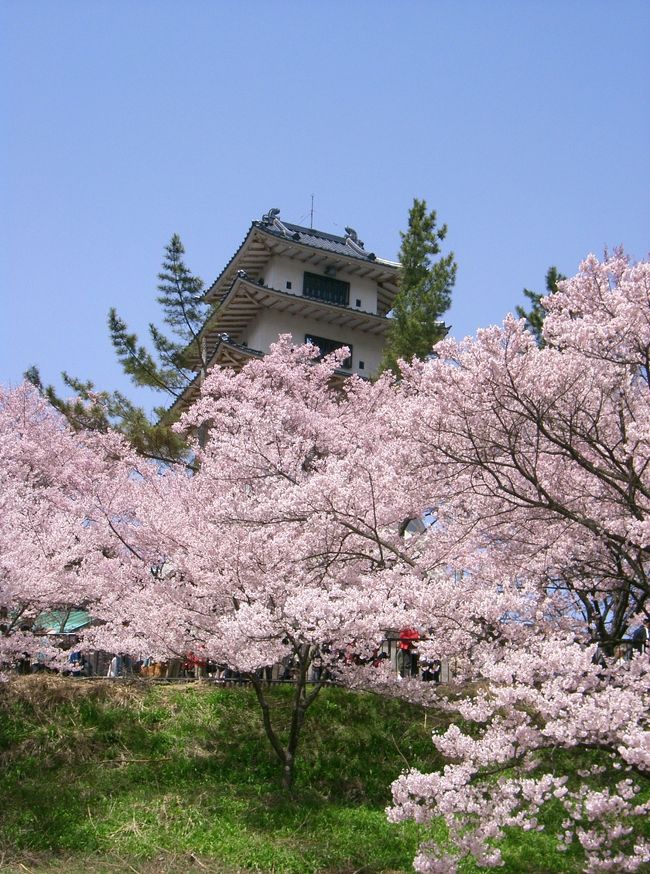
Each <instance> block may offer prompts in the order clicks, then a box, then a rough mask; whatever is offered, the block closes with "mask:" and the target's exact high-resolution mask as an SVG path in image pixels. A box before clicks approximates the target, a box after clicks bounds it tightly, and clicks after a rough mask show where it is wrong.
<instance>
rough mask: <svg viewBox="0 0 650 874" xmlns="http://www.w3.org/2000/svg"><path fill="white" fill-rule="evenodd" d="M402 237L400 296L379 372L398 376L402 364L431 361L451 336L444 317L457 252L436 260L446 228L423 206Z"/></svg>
mask: <svg viewBox="0 0 650 874" xmlns="http://www.w3.org/2000/svg"><path fill="white" fill-rule="evenodd" d="M400 236H401V238H402V247H401V249H400V255H399V258H400V263H401V270H400V280H399V283H400V290H399V292H398V294H397V296H396V298H395V303H394V305H393V318H392V320H391V324H390V327H389V330H388V337H387V342H386V348H385V349H384V357H383V359H382V364H381V370H392V371H393V372H394V373H396V374H399V367H398V364H397V362H398V360H399V359H400V358H403V359H404V360H407V361H410V360H411V358H413V357H414V356H415V357H416V358H421V359H425V358H427V356H428V355H430V354H431V349H432V347H433V345H434V344H435V343H437V342H438V340H441V339H442V338H443V337H444V336H445V334H446V333H447V327H446V325H445V324H444V322H442V320H441V317H442V315H443V313H445V312H446V311H447V310H448V309H449V306H450V304H451V290H452V288H453V286H454V282H455V281H456V262H455V261H454V255H453V252H450V253H449V254H448V255H445V256H443V257H440V258H438V259H437V260H435V256H436V255H439V254H440V251H441V249H440V243H442V241H443V240H444V239H445V237H446V236H447V226H446V225H442V226H441V227H437V217H436V212H435V210H432V211H431V212H430V213H427V204H426V201H425V200H418V199H417V198H416V199H415V200H414V201H413V206H412V207H411V209H410V211H409V222H408V230H407V231H406V232H400Z"/></svg>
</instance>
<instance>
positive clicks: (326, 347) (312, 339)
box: [305, 334, 352, 370]
mask: <svg viewBox="0 0 650 874" xmlns="http://www.w3.org/2000/svg"><path fill="white" fill-rule="evenodd" d="M305 343H311V345H312V346H318V348H319V350H320V355H319V356H318V358H319V360H320V359H321V358H324V357H325V356H326V355H329V354H330V352H334V350H335V349H340V348H341V346H347V347H348V349H349V350H350V354H349V355H348V357H347V358H346V359H345V360H344V361H343V363H342V364H341V367H342V368H343V369H344V370H351V369H352V346H351V345H350V344H349V343H341V342H339V341H338V340H328V339H327V337H316V336H315V335H314V334H305Z"/></svg>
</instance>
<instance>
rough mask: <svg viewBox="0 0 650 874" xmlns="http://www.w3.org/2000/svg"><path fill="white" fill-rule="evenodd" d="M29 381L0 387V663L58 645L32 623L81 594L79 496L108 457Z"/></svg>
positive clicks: (78, 601) (86, 534)
mask: <svg viewBox="0 0 650 874" xmlns="http://www.w3.org/2000/svg"><path fill="white" fill-rule="evenodd" d="M112 439H113V438H111V437H107V438H105V440H104V441H103V444H102V448H101V451H100V450H99V447H98V446H97V445H96V444H94V443H93V438H92V436H89V435H82V434H80V435H75V434H74V433H73V432H72V430H71V429H70V427H69V426H68V425H67V422H66V421H65V419H64V418H63V416H61V415H60V414H59V413H58V412H57V411H56V410H54V409H53V408H52V407H51V406H50V405H49V404H48V403H47V402H46V401H45V400H44V399H43V398H42V397H41V396H40V395H39V394H38V392H37V391H36V390H35V389H34V388H33V387H32V386H30V385H28V384H24V385H22V386H20V387H18V388H17V389H15V390H13V391H5V390H4V389H0V666H2V667H8V666H11V665H14V664H16V662H17V661H20V660H21V659H23V658H33V657H34V656H35V655H36V654H38V655H39V658H40V659H41V660H42V661H44V662H50V661H51V660H52V659H54V660H56V659H57V657H59V656H60V650H59V649H57V648H56V647H55V646H52V645H51V642H50V641H49V640H48V638H47V637H45V636H44V635H43V634H42V633H41V632H40V630H39V624H38V620H39V617H41V616H42V614H43V613H44V612H49V611H53V610H58V611H64V612H65V611H66V610H68V609H70V608H74V607H79V606H82V605H83V604H85V603H87V602H88V599H89V589H88V586H87V582H86V581H85V580H84V577H83V574H81V573H80V568H81V566H82V564H83V561H84V559H85V555H86V554H87V551H88V550H89V549H91V548H92V547H91V545H90V540H91V534H92V533H91V532H90V531H89V530H88V528H87V527H85V525H84V522H85V509H84V508H85V504H86V501H87V498H88V495H89V493H90V492H91V491H92V486H93V482H96V481H100V480H101V479H102V478H103V477H104V476H105V474H106V470H107V467H108V466H110V465H111V463H112V462H111V461H110V458H107V457H106V455H105V453H106V450H107V449H108V448H109V446H110V444H111V442H112Z"/></svg>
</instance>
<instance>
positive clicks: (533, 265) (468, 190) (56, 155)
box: [0, 0, 650, 399]
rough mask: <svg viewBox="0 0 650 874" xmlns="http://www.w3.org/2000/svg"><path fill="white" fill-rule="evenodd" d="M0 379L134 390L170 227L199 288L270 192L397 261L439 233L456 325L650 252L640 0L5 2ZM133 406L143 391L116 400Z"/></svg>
mask: <svg viewBox="0 0 650 874" xmlns="http://www.w3.org/2000/svg"><path fill="white" fill-rule="evenodd" d="M0 41H1V42H2V44H3V45H2V52H1V53H0V55H1V57H2V61H1V62H0V63H1V64H2V69H0V81H1V82H2V84H1V85H0V89H1V91H0V113H1V116H0V124H1V131H2V134H1V144H0V148H1V154H0V167H1V171H0V172H1V187H0V197H1V202H0V207H1V208H0V214H1V216H2V228H1V240H2V243H1V249H0V259H1V265H0V266H1V272H0V294H1V296H2V304H1V307H0V324H1V336H0V382H1V383H4V384H15V383H16V382H18V381H20V378H21V374H22V372H23V371H24V370H25V368H26V367H27V366H29V365H30V364H33V363H35V364H38V365H39V367H40V369H41V372H42V375H43V377H44V379H45V380H46V381H54V382H55V383H56V381H57V378H58V374H59V371H61V370H63V369H66V370H68V371H69V372H71V373H72V374H75V375H79V376H83V377H90V378H93V379H94V380H95V382H96V383H97V385H98V386H99V387H100V388H118V387H119V388H122V389H124V388H125V387H126V386H128V382H127V381H126V379H125V377H123V376H122V374H121V371H120V368H119V365H118V364H117V362H116V361H115V360H114V357H113V352H112V348H111V346H110V343H109V341H108V336H107V331H106V326H105V322H106V314H107V311H108V309H109V307H110V306H116V307H117V309H118V312H119V313H120V315H122V316H123V317H124V318H125V319H126V321H127V322H128V323H129V325H130V326H131V327H132V328H133V329H134V330H137V331H138V332H144V331H146V325H147V323H148V322H149V321H151V320H156V319H157V318H158V308H157V304H156V303H155V294H156V290H155V286H156V274H157V272H158V269H159V266H160V262H161V258H162V252H163V246H164V245H165V244H166V243H167V242H168V240H169V238H170V237H171V235H172V234H173V233H175V232H177V233H179V234H180V236H181V238H182V239H183V242H184V244H185V248H186V250H187V253H186V261H187V264H188V266H189V267H190V268H191V269H192V270H193V271H194V272H195V273H197V274H198V275H200V276H202V277H203V278H204V279H205V280H206V281H208V282H210V281H211V280H212V279H214V277H215V276H216V275H217V274H218V273H219V272H220V271H221V268H222V267H223V266H224V265H225V263H226V261H227V260H228V259H229V258H230V256H231V255H232V254H233V252H234V251H235V249H236V248H237V247H238V246H239V244H240V242H241V241H242V240H243V238H244V236H245V234H246V232H247V230H248V228H249V225H250V222H251V221H252V220H253V219H257V218H260V217H261V216H262V213H263V212H266V211H267V210H268V209H269V208H271V207H275V206H277V207H280V208H281V210H282V212H281V217H282V218H284V219H285V220H287V221H290V222H296V223H305V224H309V211H310V202H311V195H312V194H313V195H314V204H315V207H314V226H315V227H318V228H320V229H322V230H326V231H330V232H333V233H342V232H343V229H344V227H345V226H346V225H350V226H352V227H354V228H355V229H356V230H357V231H358V233H359V235H360V237H361V239H363V240H364V241H365V243H366V248H368V249H369V250H372V251H374V252H376V253H377V254H378V255H379V256H381V257H385V258H391V259H393V258H396V257H397V253H398V250H399V244H400V238H399V231H400V230H401V229H404V227H405V225H406V221H407V215H408V209H409V206H410V205H411V203H412V201H413V198H414V197H419V198H425V199H426V201H427V203H428V205H429V207H431V208H435V209H436V210H437V211H438V216H439V219H440V220H441V221H443V222H446V223H447V224H448V226H449V233H448V238H447V241H448V243H449V247H450V248H451V249H453V250H454V252H455V253H456V257H457V261H458V265H459V269H458V280H457V284H456V288H455V292H454V304H453V308H452V310H451V312H450V313H448V314H447V317H446V320H447V322H448V323H451V325H452V334H454V335H456V336H462V335H465V334H472V333H474V332H475V330H476V329H477V328H478V327H481V326H484V325H488V324H491V323H494V322H500V321H501V319H502V318H503V317H504V315H505V314H506V313H507V312H508V311H510V310H512V309H514V307H515V305H516V304H517V303H523V302H524V301H523V298H522V295H521V290H522V288H523V287H525V286H527V287H529V288H536V289H540V290H541V289H542V287H543V284H544V274H545V272H546V269H547V268H548V266H549V265H551V264H555V265H557V266H558V268H559V269H560V270H561V271H563V272H564V273H568V274H571V273H573V272H575V271H576V269H577V266H578V264H579V262H580V260H581V259H582V258H583V257H584V256H585V255H586V254H587V253H588V252H590V251H593V252H595V253H596V254H602V252H603V248H604V247H605V246H609V247H610V248H611V247H613V246H616V245H619V244H621V243H622V244H623V245H624V246H625V247H626V249H627V250H628V251H629V253H630V254H631V255H632V256H633V257H634V258H637V259H638V258H644V257H646V256H647V254H648V251H649V250H650V245H649V240H650V234H649V231H650V197H649V195H650V185H649V166H648V165H649V158H650V99H649V95H650V3H648V2H647V0H638V2H636V0H618V2H616V3H614V2H611V0H607V2H600V0H543V2H534V0H512V2H508V0H449V2H439V0H429V2H417V0H413V2H408V0H401V2H398V0H392V2H388V0H357V2H353V0H348V2H339V0H328V2H325V0H321V2H320V3H307V2H304V0H303V2H297V0H296V2H278V0H276V2H271V0H265V2H257V0H239V2H225V0H222V2H220V0H184V2H179V0H174V2H169V0H130V2H126V0H92V2H90V0H43V2H37V0H2V2H1V3H0ZM129 393H130V394H131V396H132V397H133V398H134V399H136V398H138V397H139V396H140V397H141V395H139V394H138V390H137V389H133V390H131V391H130V392H129Z"/></svg>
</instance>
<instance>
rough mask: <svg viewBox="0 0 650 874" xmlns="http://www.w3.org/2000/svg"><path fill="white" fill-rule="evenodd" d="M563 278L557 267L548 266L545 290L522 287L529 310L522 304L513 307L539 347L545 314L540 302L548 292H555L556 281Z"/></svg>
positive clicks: (564, 277) (542, 344) (542, 342)
mask: <svg viewBox="0 0 650 874" xmlns="http://www.w3.org/2000/svg"><path fill="white" fill-rule="evenodd" d="M564 279H566V276H564V275H563V274H562V273H560V272H559V271H558V269H557V267H549V268H548V270H547V271H546V292H545V293H544V294H539V293H538V292H536V291H530V289H528V288H524V296H525V297H527V298H528V300H529V301H530V304H531V306H530V310H526V309H524V307H522V306H517V307H515V312H516V313H517V315H518V316H519V318H520V319H526V327H527V328H528V330H529V331H530V332H531V334H533V335H534V336H535V341H536V342H537V345H538V346H540V347H542V346H544V338H543V337H542V327H543V325H544V318H545V316H546V310H545V309H544V307H543V306H542V304H541V301H542V298H543V297H546V296H547V295H549V294H555V292H556V291H557V290H558V282H562V281H563V280H564Z"/></svg>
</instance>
